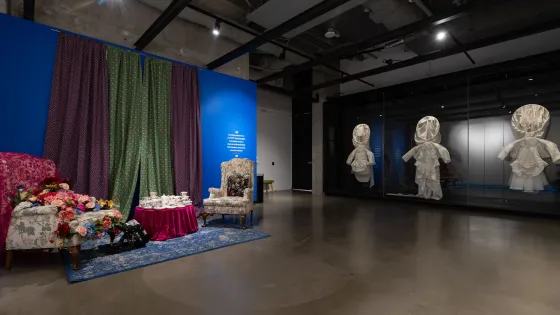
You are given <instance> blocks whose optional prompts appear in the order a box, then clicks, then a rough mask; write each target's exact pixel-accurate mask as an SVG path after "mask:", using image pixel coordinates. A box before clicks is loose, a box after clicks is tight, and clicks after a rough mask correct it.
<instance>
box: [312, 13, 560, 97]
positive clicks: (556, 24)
mask: <svg viewBox="0 0 560 315" xmlns="http://www.w3.org/2000/svg"><path fill="white" fill-rule="evenodd" d="M555 28H560V19H556V20H551V21H548V22H545V23H540V24H537V25H533V26H530V27H525V28H522V29H517V30H514V31H511V32H507V33H505V34H502V35H498V36H493V37H490V38H485V39H482V40H478V41H475V42H472V43H467V44H462V45H459V46H455V47H452V48H448V49H443V50H439V51H435V52H432V53H428V54H425V55H421V56H417V57H413V58H410V59H407V60H403V61H400V62H396V63H393V64H391V65H387V66H383V67H377V68H373V69H370V70H366V71H362V72H359V73H356V74H352V75H349V76H346V77H343V78H339V79H335V80H331V81H327V82H323V83H320V84H316V85H313V86H311V87H308V88H303V89H301V92H308V91H314V90H319V89H322V88H325V87H328V86H332V85H337V84H343V83H346V82H350V81H354V80H357V79H361V78H365V77H370V76H372V75H377V74H381V73H385V72H389V71H393V70H397V69H402V68H406V67H410V66H414V65H417V64H420V63H424V62H428V61H432V60H435V59H440V58H444V57H448V56H451V55H455V54H459V53H464V52H465V51H469V50H474V49H479V48H482V47H486V46H490V45H495V44H499V43H503V42H506V41H510V40H514V39H518V38H521V37H525V36H530V35H534V34H538V33H542V32H546V31H549V30H552V29H555Z"/></svg>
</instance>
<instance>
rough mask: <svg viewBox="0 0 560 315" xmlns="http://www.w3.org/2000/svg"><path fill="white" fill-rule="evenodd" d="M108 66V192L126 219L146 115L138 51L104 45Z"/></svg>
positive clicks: (136, 172) (135, 181)
mask: <svg viewBox="0 0 560 315" xmlns="http://www.w3.org/2000/svg"><path fill="white" fill-rule="evenodd" d="M107 64H108V67H109V109H110V114H109V115H110V116H109V117H110V141H109V157H110V165H109V196H110V198H111V199H116V198H118V199H120V210H121V212H122V215H123V218H124V219H125V220H126V218H127V217H128V214H129V212H130V209H131V207H132V198H133V196H134V190H135V187H136V184H137V180H138V168H139V165H140V149H141V143H142V134H143V132H142V131H143V130H144V126H143V125H144V124H145V120H143V117H145V116H146V113H145V110H143V108H144V106H143V104H144V103H143V101H144V98H143V95H144V94H143V90H144V89H143V86H142V68H141V66H140V55H139V54H137V53H134V52H131V51H128V50H124V49H120V48H117V47H114V46H107Z"/></svg>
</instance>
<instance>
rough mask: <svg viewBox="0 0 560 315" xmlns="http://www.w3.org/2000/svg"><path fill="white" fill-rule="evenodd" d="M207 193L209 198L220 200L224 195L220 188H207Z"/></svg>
mask: <svg viewBox="0 0 560 315" xmlns="http://www.w3.org/2000/svg"><path fill="white" fill-rule="evenodd" d="M208 192H209V193H210V197H209V198H220V197H223V195H224V193H223V192H222V190H221V189H220V188H208Z"/></svg>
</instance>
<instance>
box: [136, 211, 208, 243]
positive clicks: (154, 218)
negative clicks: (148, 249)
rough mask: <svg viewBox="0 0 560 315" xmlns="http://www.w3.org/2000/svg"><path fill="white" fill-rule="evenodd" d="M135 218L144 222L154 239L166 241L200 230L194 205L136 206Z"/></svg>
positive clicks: (149, 234) (145, 227)
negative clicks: (175, 206)
mask: <svg viewBox="0 0 560 315" xmlns="http://www.w3.org/2000/svg"><path fill="white" fill-rule="evenodd" d="M134 219H135V220H136V221H138V222H139V223H140V224H142V226H143V227H144V229H145V230H146V233H148V236H150V240H152V241H165V240H168V239H171V238H176V237H180V236H184V235H187V234H191V233H194V232H196V231H198V221H197V220H196V210H195V208H194V207H193V206H186V207H178V208H165V209H145V208H142V207H136V209H135V210H134Z"/></svg>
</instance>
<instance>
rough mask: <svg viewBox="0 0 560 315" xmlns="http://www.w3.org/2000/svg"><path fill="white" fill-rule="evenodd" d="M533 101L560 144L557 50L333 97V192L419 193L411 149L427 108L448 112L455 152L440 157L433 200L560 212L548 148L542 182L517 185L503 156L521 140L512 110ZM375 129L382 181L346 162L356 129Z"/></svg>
mask: <svg viewBox="0 0 560 315" xmlns="http://www.w3.org/2000/svg"><path fill="white" fill-rule="evenodd" d="M526 104H540V105H542V106H544V107H546V108H547V109H548V110H549V112H550V121H549V127H548V130H547V133H546V134H545V136H544V137H543V138H544V139H546V140H548V141H551V142H553V143H556V144H557V145H560V53H559V52H553V53H547V54H542V55H539V56H532V57H527V58H522V59H520V60H513V61H508V62H505V63H501V64H496V65H493V66H488V67H481V68H479V69H473V70H469V71H464V72H461V73H455V74H449V75H445V76H440V77H434V78H430V79H426V80H421V81H416V82H409V83H405V84H401V85H396V86H391V87H387V88H382V89H377V90H372V91H370V92H367V93H361V94H355V95H349V96H343V97H339V98H333V99H331V100H329V102H327V103H326V104H325V107H324V108H325V110H324V128H325V129H324V135H325V136H324V145H325V148H326V150H325V152H326V156H325V165H326V168H325V169H326V172H325V174H324V176H325V178H326V185H325V193H326V194H332V195H351V196H361V197H372V198H390V199H395V198H397V199H406V200H418V199H416V198H417V197H416V194H417V191H418V186H417V184H416V183H415V174H416V168H415V161H414V159H411V160H409V161H408V162H404V161H403V160H402V156H403V155H404V154H405V153H406V152H407V151H408V150H410V149H411V148H413V147H414V146H415V145H416V144H415V143H414V132H415V127H416V124H417V122H418V120H419V119H421V118H422V117H424V116H428V115H430V116H435V117H436V118H438V120H439V122H440V126H441V128H440V133H441V144H442V145H443V146H444V147H446V148H447V149H448V151H449V153H450V155H451V162H450V163H449V164H445V163H443V161H440V176H441V185H442V191H443V198H442V199H441V200H438V201H434V200H431V202H435V203H440V204H461V205H470V206H480V207H485V208H498V209H502V210H513V211H523V212H535V213H546V214H554V215H560V209H559V208H558V204H559V202H560V164H554V163H553V162H552V161H551V160H550V158H544V160H545V162H547V163H548V164H549V165H548V166H547V167H546V168H545V170H544V175H545V177H546V179H547V182H548V185H546V186H545V187H544V190H542V191H539V192H523V191H519V190H512V189H510V178H511V173H512V171H511V166H510V163H512V159H511V158H507V159H506V160H505V161H502V160H501V159H499V158H498V154H499V152H500V151H501V150H502V148H503V147H504V146H506V145H507V144H509V143H511V142H512V141H514V140H515V137H514V135H513V132H512V128H511V116H512V113H513V112H514V111H515V110H516V109H517V108H519V107H520V106H523V105H526ZM360 123H365V124H367V125H368V126H369V127H370V129H371V138H370V145H371V150H372V151H373V153H374V154H375V157H376V159H375V161H376V166H375V167H374V175H375V186H373V187H369V185H367V184H362V183H359V182H357V181H356V179H355V177H354V175H352V174H351V168H350V166H348V165H347V164H346V159H347V157H348V154H349V153H350V152H351V151H352V150H353V145H352V130H353V128H354V127H355V126H356V125H357V124H360Z"/></svg>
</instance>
